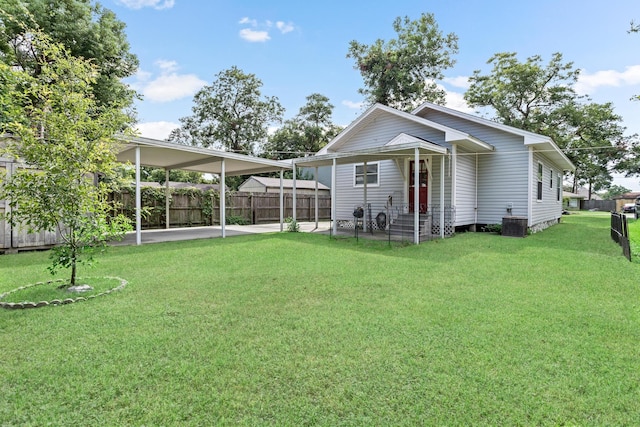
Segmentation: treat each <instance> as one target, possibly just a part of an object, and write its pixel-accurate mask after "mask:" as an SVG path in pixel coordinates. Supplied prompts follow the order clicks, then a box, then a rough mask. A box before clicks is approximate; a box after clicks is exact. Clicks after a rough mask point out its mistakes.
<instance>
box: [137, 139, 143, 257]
mask: <svg viewBox="0 0 640 427" xmlns="http://www.w3.org/2000/svg"><path fill="white" fill-rule="evenodd" d="M141 212H142V198H141V196H140V146H139V145H136V245H141V244H142V224H141V215H140V213H141Z"/></svg>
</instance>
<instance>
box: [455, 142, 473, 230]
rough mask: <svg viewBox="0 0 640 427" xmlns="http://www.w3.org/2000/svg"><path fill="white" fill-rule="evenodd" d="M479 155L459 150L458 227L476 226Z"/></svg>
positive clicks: (457, 178)
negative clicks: (477, 164) (477, 159)
mask: <svg viewBox="0 0 640 427" xmlns="http://www.w3.org/2000/svg"><path fill="white" fill-rule="evenodd" d="M476 158H477V155H476V154H474V153H469V152H467V151H464V150H462V149H460V148H458V155H457V160H456V200H455V207H456V225H457V226H460V225H469V224H475V222H476V218H475V210H476Z"/></svg>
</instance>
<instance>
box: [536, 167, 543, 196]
mask: <svg viewBox="0 0 640 427" xmlns="http://www.w3.org/2000/svg"><path fill="white" fill-rule="evenodd" d="M537 199H538V200H542V163H538V195H537Z"/></svg>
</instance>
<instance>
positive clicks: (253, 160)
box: [117, 136, 291, 176]
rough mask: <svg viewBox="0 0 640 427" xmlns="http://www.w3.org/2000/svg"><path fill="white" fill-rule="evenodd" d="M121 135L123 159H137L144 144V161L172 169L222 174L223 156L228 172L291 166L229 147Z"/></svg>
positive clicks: (142, 156)
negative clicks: (210, 146)
mask: <svg viewBox="0 0 640 427" xmlns="http://www.w3.org/2000/svg"><path fill="white" fill-rule="evenodd" d="M121 139H122V140H123V141H124V144H123V146H122V147H121V149H120V151H119V152H118V155H117V159H118V161H119V162H123V163H126V162H130V163H135V156H136V154H135V152H136V147H140V163H141V164H142V165H144V166H152V167H158V168H165V169H170V170H186V171H193V172H203V173H212V174H220V173H221V165H222V159H224V160H225V173H226V175H227V176H233V175H250V174H257V173H264V172H278V171H281V170H284V169H291V165H290V164H288V163H285V162H281V161H276V160H270V159H264V158H261V157H254V156H247V155H244V154H237V153H230V152H228V151H221V150H213V149H210V148H200V147H192V146H189V145H182V144H175V143H171V142H167V141H160V140H157V139H151V138H142V137H129V136H122V137H121Z"/></svg>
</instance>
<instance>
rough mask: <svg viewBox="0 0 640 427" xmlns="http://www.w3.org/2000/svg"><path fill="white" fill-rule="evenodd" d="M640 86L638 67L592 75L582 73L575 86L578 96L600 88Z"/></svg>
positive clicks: (597, 72)
mask: <svg viewBox="0 0 640 427" xmlns="http://www.w3.org/2000/svg"><path fill="white" fill-rule="evenodd" d="M635 85H640V65H632V66H629V67H626V68H625V70H624V71H616V70H603V71H596V72H595V73H593V74H589V73H588V72H583V73H581V74H580V77H578V82H577V83H576V85H575V89H576V92H578V93H579V94H589V93H591V92H593V91H595V90H597V89H598V88H599V87H602V86H613V87H619V86H635Z"/></svg>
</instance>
